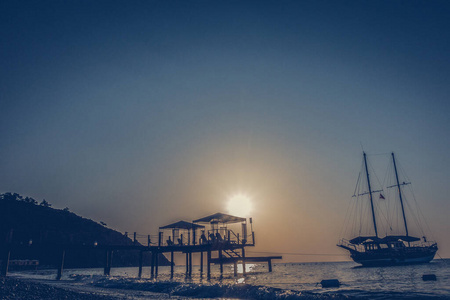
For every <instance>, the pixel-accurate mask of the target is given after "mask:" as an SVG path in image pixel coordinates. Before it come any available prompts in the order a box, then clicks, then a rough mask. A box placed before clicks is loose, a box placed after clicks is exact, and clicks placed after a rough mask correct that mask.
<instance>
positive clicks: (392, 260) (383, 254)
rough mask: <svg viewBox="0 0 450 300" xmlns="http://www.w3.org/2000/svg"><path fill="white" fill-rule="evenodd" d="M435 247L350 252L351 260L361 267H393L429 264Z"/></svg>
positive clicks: (434, 252) (435, 249)
mask: <svg viewBox="0 0 450 300" xmlns="http://www.w3.org/2000/svg"><path fill="white" fill-rule="evenodd" d="M436 251H437V247H414V248H412V247H411V248H405V249H402V250H400V251H399V250H398V249H396V250H390V251H385V250H379V251H368V252H358V251H354V250H352V251H350V252H351V258H352V259H353V260H354V261H355V262H356V263H359V264H361V265H363V266H367V267H372V266H394V265H408V264H423V263H429V262H430V261H431V260H432V259H433V258H434V256H435V254H436Z"/></svg>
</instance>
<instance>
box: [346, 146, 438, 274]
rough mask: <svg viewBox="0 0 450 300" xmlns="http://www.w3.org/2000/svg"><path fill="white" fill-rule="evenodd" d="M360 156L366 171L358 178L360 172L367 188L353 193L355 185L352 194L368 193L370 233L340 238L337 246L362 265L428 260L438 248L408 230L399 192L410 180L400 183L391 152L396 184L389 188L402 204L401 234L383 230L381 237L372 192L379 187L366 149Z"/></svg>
mask: <svg viewBox="0 0 450 300" xmlns="http://www.w3.org/2000/svg"><path fill="white" fill-rule="evenodd" d="M363 158H364V159H363V160H364V171H365V172H362V173H365V174H363V176H362V178H361V173H360V178H359V179H358V183H361V180H360V179H363V178H364V177H365V179H366V180H367V182H366V183H367V186H366V187H365V188H367V191H365V190H364V191H362V192H361V193H356V191H357V189H356V190H355V195H354V197H359V196H365V197H367V196H368V198H369V199H368V200H369V203H370V212H371V216H372V225H373V226H372V233H373V235H358V236H356V237H354V238H352V239H350V240H345V239H342V240H341V241H340V242H339V243H338V245H337V246H338V247H341V248H343V249H346V250H348V251H349V252H350V257H351V258H352V259H353V260H354V261H355V262H356V263H359V264H362V265H363V266H391V265H401V264H419V263H428V262H430V261H431V260H432V259H433V258H434V256H435V254H436V251H437V250H438V247H437V243H435V242H431V241H427V239H426V237H425V236H423V237H422V239H421V238H418V237H414V236H411V235H410V234H409V231H408V223H407V218H406V215H405V207H404V197H403V192H402V187H403V186H405V185H407V184H409V183H406V182H403V183H400V181H399V176H398V172H397V165H396V162H395V156H394V153H392V162H393V167H394V173H395V182H396V184H395V185H392V186H390V187H388V188H397V190H398V199H399V202H400V206H401V213H402V219H403V229H404V235H403V234H402V235H398V234H395V235H388V234H386V235H385V236H384V237H380V235H379V230H378V226H377V216H376V210H375V208H374V199H373V194H374V193H379V192H381V191H382V190H378V191H373V190H372V187H371V182H370V176H369V168H368V166H367V157H366V153H364V152H363ZM379 197H380V199H385V198H384V196H383V195H382V194H380V196H379ZM361 211H362V210H361ZM390 229H391V230H392V227H390ZM359 232H361V229H360V230H359Z"/></svg>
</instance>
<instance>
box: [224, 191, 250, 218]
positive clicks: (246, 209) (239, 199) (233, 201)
mask: <svg viewBox="0 0 450 300" xmlns="http://www.w3.org/2000/svg"><path fill="white" fill-rule="evenodd" d="M227 210H228V213H229V214H230V215H233V216H237V217H249V216H250V213H251V212H252V210H253V205H252V201H251V200H250V198H249V197H248V196H247V195H244V194H236V195H234V196H232V197H231V198H230V199H229V200H228V203H227Z"/></svg>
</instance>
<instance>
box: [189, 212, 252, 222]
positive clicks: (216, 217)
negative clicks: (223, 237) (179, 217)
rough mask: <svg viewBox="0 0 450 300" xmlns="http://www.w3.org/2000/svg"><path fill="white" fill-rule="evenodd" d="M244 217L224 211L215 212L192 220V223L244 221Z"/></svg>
mask: <svg viewBox="0 0 450 300" xmlns="http://www.w3.org/2000/svg"><path fill="white" fill-rule="evenodd" d="M246 220H247V219H246V218H241V217H236V216H232V215H227V214H224V213H220V212H219V213H215V214H213V215H210V216H207V217H204V218H201V219H197V220H194V221H193V222H194V223H224V224H226V223H239V222H245V221H246Z"/></svg>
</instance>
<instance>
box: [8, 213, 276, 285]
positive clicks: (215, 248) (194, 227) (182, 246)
mask: <svg viewBox="0 0 450 300" xmlns="http://www.w3.org/2000/svg"><path fill="white" fill-rule="evenodd" d="M202 223H203V224H208V223H209V224H210V225H211V229H208V230H207V229H206V228H205V226H203V225H201V224H202ZM236 223H240V224H241V229H242V231H241V232H240V233H235V232H234V231H233V230H232V229H231V228H230V227H228V225H231V224H236ZM250 225H252V219H250ZM167 230H170V234H169V235H168V239H167V240H166V241H164V232H165V231H167ZM198 231H200V233H201V234H200V237H199V238H197V234H198V233H199V232H198ZM134 240H135V241H136V235H134ZM253 246H255V233H254V232H253V230H251V233H250V234H249V235H248V234H247V220H246V219H245V218H239V217H234V216H230V215H226V214H222V213H217V214H214V215H211V216H207V217H205V218H201V219H198V220H195V221H193V222H192V223H190V222H185V221H179V222H176V223H173V224H169V225H166V226H162V227H160V231H159V234H158V243H157V244H156V245H154V244H151V243H150V239H149V241H148V245H147V246H143V245H140V244H138V243H134V245H101V244H100V245H99V244H94V245H73V244H66V245H23V244H18V245H13V244H9V245H7V246H6V247H5V249H3V254H2V257H1V258H2V260H3V263H2V267H1V270H0V271H1V274H0V275H2V276H6V275H7V272H8V264H9V257H10V254H11V251H15V250H17V249H20V248H22V247H28V248H29V249H30V248H31V249H36V251H37V250H39V249H42V247H46V248H49V247H50V248H51V249H55V247H56V248H57V249H60V250H59V253H60V258H59V263H58V264H57V267H58V272H57V276H56V279H57V280H59V279H61V277H62V274H63V268H64V258H65V253H66V251H71V250H77V249H97V250H102V251H104V254H105V260H104V275H106V276H109V275H110V273H111V267H112V261H113V253H114V251H118V250H121V251H123V250H129V251H132V250H134V251H139V266H138V268H139V270H138V277H139V278H141V277H142V269H143V254H144V252H150V253H151V263H150V276H151V278H157V277H158V268H159V263H158V257H159V255H161V254H163V255H164V254H168V255H170V260H169V261H170V276H171V278H173V276H174V265H175V264H174V254H175V253H181V254H184V255H185V258H186V271H185V274H186V277H190V276H192V266H193V262H192V255H193V254H199V255H200V276H203V275H204V265H205V263H206V276H207V278H208V279H210V278H211V264H218V265H220V275H221V276H222V275H223V265H225V264H233V265H234V275H235V276H237V275H238V274H237V265H238V264H242V266H243V268H242V269H243V274H244V275H245V273H246V264H247V263H264V262H266V263H267V264H268V271H269V272H272V260H274V259H282V257H281V256H265V257H253V256H251V257H248V256H246V255H245V248H246V247H253ZM205 256H206V262H205V259H204V258H205ZM213 256H214V258H213Z"/></svg>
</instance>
